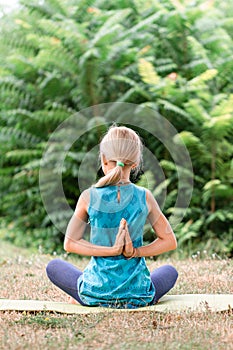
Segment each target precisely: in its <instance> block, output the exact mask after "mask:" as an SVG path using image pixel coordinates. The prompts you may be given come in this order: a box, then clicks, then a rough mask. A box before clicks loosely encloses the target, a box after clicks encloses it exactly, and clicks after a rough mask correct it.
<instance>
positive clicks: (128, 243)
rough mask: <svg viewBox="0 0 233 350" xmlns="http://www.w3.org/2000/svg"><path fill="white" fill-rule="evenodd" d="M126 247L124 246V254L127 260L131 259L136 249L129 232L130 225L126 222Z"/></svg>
mask: <svg viewBox="0 0 233 350" xmlns="http://www.w3.org/2000/svg"><path fill="white" fill-rule="evenodd" d="M124 231H125V245H124V249H123V252H122V254H123V255H124V256H125V257H126V258H130V257H131V256H132V255H133V253H134V247H133V243H132V240H131V237H130V234H129V230H128V225H127V222H125V229H124Z"/></svg>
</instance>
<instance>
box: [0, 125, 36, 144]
mask: <svg viewBox="0 0 233 350" xmlns="http://www.w3.org/2000/svg"><path fill="white" fill-rule="evenodd" d="M0 135H3V136H10V137H15V138H16V139H20V140H22V141H25V142H26V141H27V142H28V143H30V144H31V143H32V144H34V143H38V142H40V141H42V140H41V138H39V137H37V136H35V135H33V134H30V133H28V132H26V131H24V130H19V129H16V128H13V127H3V128H1V130H0Z"/></svg>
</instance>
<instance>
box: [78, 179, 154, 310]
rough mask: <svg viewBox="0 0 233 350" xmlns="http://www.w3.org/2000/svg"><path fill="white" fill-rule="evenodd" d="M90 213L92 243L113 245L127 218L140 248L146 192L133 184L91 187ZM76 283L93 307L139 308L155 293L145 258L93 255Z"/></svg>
mask: <svg viewBox="0 0 233 350" xmlns="http://www.w3.org/2000/svg"><path fill="white" fill-rule="evenodd" d="M118 190H119V191H120V201H119V202H118V199H117V191H118ZM88 215H89V221H90V225H91V236H90V241H91V242H92V243H94V244H97V245H102V246H113V245H114V243H115V239H116V235H117V232H118V229H119V224H120V221H121V219H122V218H125V219H126V220H127V223H128V227H129V233H130V236H131V239H132V242H133V245H134V247H140V246H142V244H143V227H144V224H145V222H146V218H147V215H148V208H147V204H146V191H145V189H144V188H141V187H138V186H136V185H134V184H128V185H123V186H115V185H114V186H106V187H101V188H96V187H91V188H90V204H89V208H88ZM77 283H78V292H79V296H80V298H81V300H82V301H83V302H84V303H85V304H87V305H90V306H105V307H116V308H137V307H142V306H146V305H148V304H150V303H151V302H152V301H153V299H154V296H155V288H154V285H153V283H152V281H151V278H150V272H149V270H148V268H147V266H146V262H145V258H132V259H126V258H125V257H124V255H119V256H112V257H92V258H91V260H90V262H89V264H88V265H87V267H86V268H85V270H84V271H83V274H82V275H81V276H80V278H79V279H78V282H77Z"/></svg>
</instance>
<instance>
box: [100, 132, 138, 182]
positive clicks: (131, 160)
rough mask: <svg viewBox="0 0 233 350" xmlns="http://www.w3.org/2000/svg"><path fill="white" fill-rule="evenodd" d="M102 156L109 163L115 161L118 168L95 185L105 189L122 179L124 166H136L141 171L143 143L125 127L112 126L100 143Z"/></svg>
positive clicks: (134, 133)
mask: <svg viewBox="0 0 233 350" xmlns="http://www.w3.org/2000/svg"><path fill="white" fill-rule="evenodd" d="M100 155H101V156H104V157H105V158H106V160H107V161H115V162H116V166H115V167H114V168H113V169H112V170H111V171H109V172H108V173H107V174H106V175H105V176H103V177H102V178H101V179H99V181H98V182H97V183H96V184H95V187H104V186H108V185H113V184H116V183H117V182H119V181H120V179H121V173H122V164H121V165H119V163H118V162H120V163H123V165H124V166H127V165H133V164H136V170H135V171H137V169H139V166H140V163H141V160H142V142H141V140H140V137H139V136H138V134H137V133H136V132H135V131H134V130H132V129H130V128H127V127H125V126H112V127H110V129H109V130H108V132H107V134H106V135H105V136H104V137H103V139H102V141H101V143H100Z"/></svg>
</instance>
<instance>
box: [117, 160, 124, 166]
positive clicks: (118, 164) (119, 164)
mask: <svg viewBox="0 0 233 350" xmlns="http://www.w3.org/2000/svg"><path fill="white" fill-rule="evenodd" d="M117 166H122V167H123V166H125V164H124V163H123V162H120V161H119V160H118V161H117Z"/></svg>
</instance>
